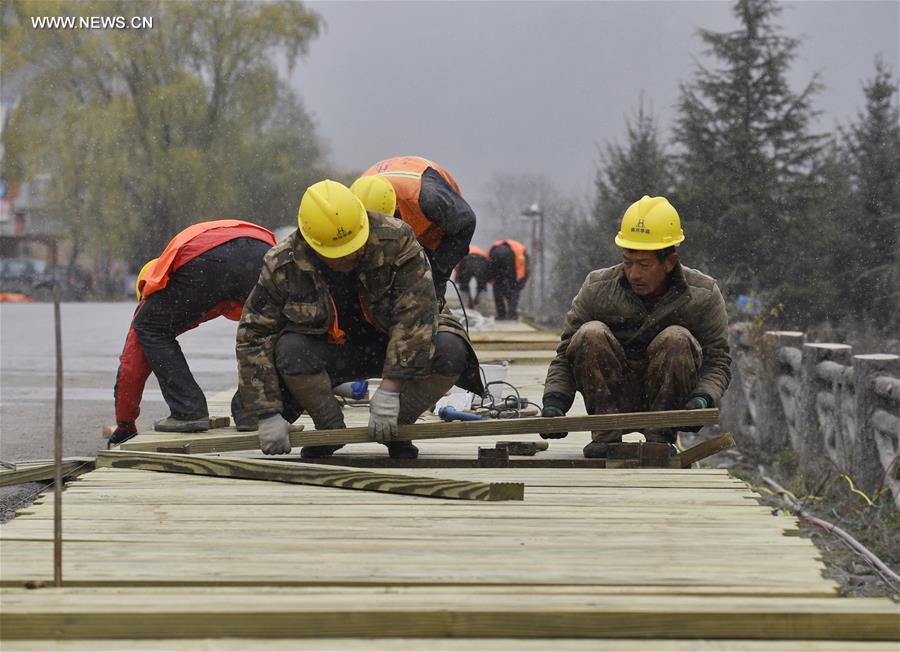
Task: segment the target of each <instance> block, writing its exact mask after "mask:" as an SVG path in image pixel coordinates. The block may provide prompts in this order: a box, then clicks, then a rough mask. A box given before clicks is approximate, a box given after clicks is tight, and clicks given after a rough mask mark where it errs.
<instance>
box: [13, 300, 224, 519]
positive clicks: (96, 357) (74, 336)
mask: <svg viewBox="0 0 900 652" xmlns="http://www.w3.org/2000/svg"><path fill="white" fill-rule="evenodd" d="M133 311H134V304H133V303H127V302H123V303H64V304H62V307H61V321H62V334H63V385H64V389H63V399H64V400H63V442H64V452H63V454H64V455H65V456H89V455H93V454H95V453H96V452H97V450H98V449H101V448H105V446H106V440H105V439H103V438H102V437H101V436H100V431H101V428H102V427H103V426H104V425H113V424H115V411H114V406H113V385H114V384H115V380H116V369H117V367H118V358H119V354H120V353H121V350H122V346H123V345H124V343H125V336H126V334H127V332H128V326H129V324H130V323H131V315H132V313H133ZM236 328H237V322H233V321H229V320H227V319H225V318H223V317H220V318H218V319H215V320H213V321H210V322H207V323H205V324H202V325H201V326H200V327H198V328H196V329H194V330H192V331H189V332H187V333H185V334H184V335H182V336H180V337H179V338H178V340H179V342H180V343H181V346H182V349H183V350H184V353H185V357H186V358H187V361H188V364H189V365H190V367H191V371H192V372H193V373H194V377H195V378H196V379H197V382H198V383H200V386H201V387H202V388H203V390H204V392H205V393H206V395H207V396H211V395H212V394H215V393H217V392H220V391H222V390H224V389H228V388H231V387H235V386H236V385H237V365H236V363H235V357H234V336H235V331H236ZM54 347H55V345H54V335H53V305H52V304H50V303H32V304H12V303H4V304H0V459H2V460H4V461H12V462H15V461H24V460H34V459H48V458H52V457H53V418H54V396H55V376H56V358H55V350H54ZM168 413H169V412H168V408H167V407H166V404H165V402H163V400H162V395H161V394H160V392H159V386H158V385H157V383H156V379H155V378H154V377H153V376H152V375H151V376H150V379H149V380H148V381H147V387H146V389H145V391H144V399H143V402H142V403H141V416H140V418H139V419H138V424H137V425H138V429H139V430H142V429H150V428H152V426H153V421H154V420H155V419H159V418H162V417H165V416H167V415H168ZM36 486H37V485H36V484H35V483H31V484H29V485H24V486H23V487H22V488H23V489H26V488H27V489H30V490H31V491H34V490H35V487H36ZM0 492H2V493H0V504H2V503H6V504H7V505H9V502H10V498H11V496H10V492H9V491H6V492H3V491H2V490H0ZM14 493H15V494H17V495H18V494H21V493H22V491H21V489H20V490H19V491H17V492H14Z"/></svg>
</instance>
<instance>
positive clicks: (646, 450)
mask: <svg viewBox="0 0 900 652" xmlns="http://www.w3.org/2000/svg"><path fill="white" fill-rule="evenodd" d="M671 458H672V447H671V446H669V445H668V444H665V443H657V442H644V443H642V444H641V466H646V467H652V468H663V469H664V468H667V467H668V466H669V462H670V460H671Z"/></svg>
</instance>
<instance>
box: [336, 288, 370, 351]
mask: <svg viewBox="0 0 900 652" xmlns="http://www.w3.org/2000/svg"><path fill="white" fill-rule="evenodd" d="M359 307H360V308H362V314H363V317H365V319H366V321H367V322H369V324H371V325H372V326H375V322H374V321H372V317H371V316H370V315H369V311H368V310H366V307H365V305H363V302H362V297H360V299H359ZM331 309H332V310H333V311H334V319H333V320H332V322H331V327H330V328H329V329H328V343H329V344H337V345H338V346H343V345H344V344H345V343H346V342H347V333H346V332H345V331H344V329H343V328H341V326H340V324H339V323H338V309H337V304H336V303H335V302H334V297H331Z"/></svg>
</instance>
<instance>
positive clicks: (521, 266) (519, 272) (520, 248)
mask: <svg viewBox="0 0 900 652" xmlns="http://www.w3.org/2000/svg"><path fill="white" fill-rule="evenodd" d="M504 244H505V245H509V248H510V249H512V251H513V254H515V257H516V280H517V281H521V280H522V279H523V278H525V252H527V251H528V248H527V247H526V246H525V245H523V244H522V243H521V242H519V241H518V240H497V242H495V243H494V244H492V245H491V250H493V249H494V247H499V246H500V245H504Z"/></svg>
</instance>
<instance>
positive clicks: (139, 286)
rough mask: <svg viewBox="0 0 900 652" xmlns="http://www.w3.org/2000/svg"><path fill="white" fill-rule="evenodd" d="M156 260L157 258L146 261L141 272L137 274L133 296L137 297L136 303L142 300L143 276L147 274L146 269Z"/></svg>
mask: <svg viewBox="0 0 900 652" xmlns="http://www.w3.org/2000/svg"><path fill="white" fill-rule="evenodd" d="M157 260H159V258H154V259H153V260H148V261H147V262H146V263H144V266H143V267H141V271H139V272H138V275H137V279H135V281H134V295H135V296H136V297H137V300H138V301H140V300H141V299H143V298H144V274H146V273H147V270H148V269H150V268H151V267H153V263H155V262H156V261H157Z"/></svg>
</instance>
